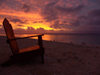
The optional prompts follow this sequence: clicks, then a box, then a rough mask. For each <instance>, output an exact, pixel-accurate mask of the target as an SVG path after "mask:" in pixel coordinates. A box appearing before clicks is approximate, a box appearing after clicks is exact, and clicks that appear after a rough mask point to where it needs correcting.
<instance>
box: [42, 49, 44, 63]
mask: <svg viewBox="0 0 100 75" xmlns="http://www.w3.org/2000/svg"><path fill="white" fill-rule="evenodd" d="M41 62H42V64H44V49H42V53H41Z"/></svg>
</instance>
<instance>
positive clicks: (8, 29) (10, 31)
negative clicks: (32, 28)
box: [3, 18, 19, 54]
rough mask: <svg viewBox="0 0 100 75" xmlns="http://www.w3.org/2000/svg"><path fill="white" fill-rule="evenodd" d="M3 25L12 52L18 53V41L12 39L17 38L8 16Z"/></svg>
mask: <svg viewBox="0 0 100 75" xmlns="http://www.w3.org/2000/svg"><path fill="white" fill-rule="evenodd" d="M3 26H4V29H5V32H6V36H7V41H8V43H9V45H10V48H11V50H12V53H13V54H17V53H18V51H19V48H18V45H17V41H16V40H12V39H15V36H14V32H13V29H12V26H11V24H10V23H9V21H8V20H7V19H6V18H5V19H4V21H3Z"/></svg>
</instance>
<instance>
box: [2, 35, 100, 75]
mask: <svg viewBox="0 0 100 75" xmlns="http://www.w3.org/2000/svg"><path fill="white" fill-rule="evenodd" d="M34 42H36V40H31V39H24V40H20V41H18V43H19V46H21V47H20V48H22V47H26V46H30V45H33V44H34ZM43 43H44V47H45V64H41V63H40V62H37V63H30V64H29V63H27V64H23V65H22V64H21V65H19V64H12V65H10V66H6V67H2V66H0V75H100V47H95V46H87V45H75V44H72V43H70V44H68V43H57V42H49V41H44V42H43ZM11 54H12V53H11V50H10V48H9V46H8V44H7V43H6V38H4V37H0V64H2V63H4V62H5V61H7V60H8V59H9V56H10V55H11Z"/></svg>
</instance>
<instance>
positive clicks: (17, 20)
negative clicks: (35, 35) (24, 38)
mask: <svg viewBox="0 0 100 75" xmlns="http://www.w3.org/2000/svg"><path fill="white" fill-rule="evenodd" d="M11 21H12V22H14V23H17V22H19V23H25V22H23V21H22V20H20V19H18V18H17V19H12V18H11Z"/></svg>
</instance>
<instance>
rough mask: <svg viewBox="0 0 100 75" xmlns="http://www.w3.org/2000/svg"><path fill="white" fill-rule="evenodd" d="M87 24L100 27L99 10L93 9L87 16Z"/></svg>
mask: <svg viewBox="0 0 100 75" xmlns="http://www.w3.org/2000/svg"><path fill="white" fill-rule="evenodd" d="M88 15H89V16H88V24H89V25H95V26H100V9H95V10H92V11H90V12H89V14H88Z"/></svg>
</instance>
